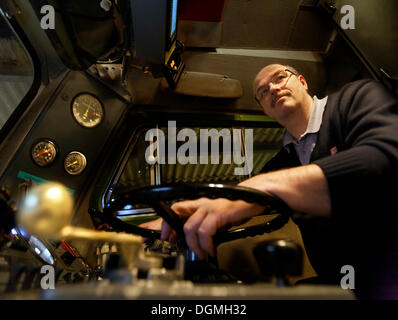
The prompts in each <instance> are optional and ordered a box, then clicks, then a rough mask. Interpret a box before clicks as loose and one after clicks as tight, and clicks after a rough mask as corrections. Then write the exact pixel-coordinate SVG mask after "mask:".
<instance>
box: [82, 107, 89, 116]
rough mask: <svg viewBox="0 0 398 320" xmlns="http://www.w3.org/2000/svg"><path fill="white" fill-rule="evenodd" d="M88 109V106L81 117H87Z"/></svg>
mask: <svg viewBox="0 0 398 320" xmlns="http://www.w3.org/2000/svg"><path fill="white" fill-rule="evenodd" d="M88 109H90V106H87V109H86V112H85V113H84V115H83V117H85V118H87V115H88Z"/></svg>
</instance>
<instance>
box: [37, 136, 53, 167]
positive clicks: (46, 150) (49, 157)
mask: <svg viewBox="0 0 398 320" xmlns="http://www.w3.org/2000/svg"><path fill="white" fill-rule="evenodd" d="M31 155H32V159H33V161H34V162H35V163H36V164H37V165H38V166H40V167H44V166H47V165H49V164H51V163H53V162H54V160H55V157H56V155H57V148H56V146H55V143H54V142H52V141H50V140H41V141H39V142H37V143H36V144H34V145H33V146H32V151H31Z"/></svg>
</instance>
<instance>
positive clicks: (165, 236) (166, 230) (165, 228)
mask: <svg viewBox="0 0 398 320" xmlns="http://www.w3.org/2000/svg"><path fill="white" fill-rule="evenodd" d="M171 231H172V229H171V227H170V226H169V224H168V223H167V222H166V221H165V220H163V221H162V231H161V233H160V239H162V240H163V241H169V238H170V236H171Z"/></svg>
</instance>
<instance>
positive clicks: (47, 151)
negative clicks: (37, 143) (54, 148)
mask: <svg viewBox="0 0 398 320" xmlns="http://www.w3.org/2000/svg"><path fill="white" fill-rule="evenodd" d="M46 153H51V150H44V151H40V152H39V156H42V155H43V154H46Z"/></svg>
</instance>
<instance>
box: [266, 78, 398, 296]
mask: <svg viewBox="0 0 398 320" xmlns="http://www.w3.org/2000/svg"><path fill="white" fill-rule="evenodd" d="M292 151H293V152H290V154H288V153H287V152H286V150H284V149H283V150H281V152H280V153H279V154H278V155H277V156H276V157H275V158H274V159H272V160H271V161H270V162H269V163H268V164H267V165H266V166H265V167H264V169H263V170H262V171H263V172H266V171H269V170H275V169H280V168H286V167H293V166H297V165H300V163H299V161H298V158H297V155H296V154H295V152H294V150H292ZM336 151H337V153H336ZM311 162H312V163H315V164H317V165H318V166H320V168H321V169H322V170H323V172H324V174H325V177H326V180H327V183H328V187H329V193H330V198H331V205H332V215H331V218H318V217H309V216H308V217H305V216H304V217H303V216H302V215H301V216H298V217H297V218H295V219H294V220H295V222H296V223H297V225H298V226H299V228H300V230H301V233H302V236H303V240H304V243H305V246H306V250H307V252H308V255H309V257H310V260H311V263H312V265H313V266H314V269H315V270H316V271H317V273H318V275H319V277H320V279H321V280H322V282H325V283H338V284H339V283H340V280H341V278H342V277H343V276H344V274H341V273H340V270H341V267H342V266H344V265H352V266H354V268H355V276H356V277H355V281H356V286H355V287H356V291H355V292H356V293H357V295H358V296H359V297H365V298H373V297H377V298H380V297H381V298H384V297H388V298H392V297H395V298H398V273H396V271H395V270H398V263H397V262H396V261H398V259H396V258H397V255H396V254H395V253H394V249H397V245H398V242H397V238H398V237H397V234H398V223H397V221H398V219H397V217H398V201H397V200H398V199H396V197H397V198H398V187H397V184H398V99H397V97H396V96H394V95H393V94H392V93H390V92H389V91H387V89H386V88H385V87H384V86H383V85H381V84H379V83H377V82H375V81H373V80H369V79H367V80H360V81H356V82H352V83H349V84H347V85H346V86H344V87H343V88H342V89H341V90H340V91H338V92H336V93H334V94H331V95H330V96H329V98H328V102H327V104H326V107H325V112H324V114H323V117H322V125H321V128H320V131H319V135H318V139H317V144H316V147H315V149H314V151H313V152H312V155H311ZM397 251H398V250H397ZM393 278H394V279H393ZM393 283H394V286H396V289H391V287H392V286H391V285H392V284H393ZM391 290H392V291H396V292H392V291H391Z"/></svg>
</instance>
